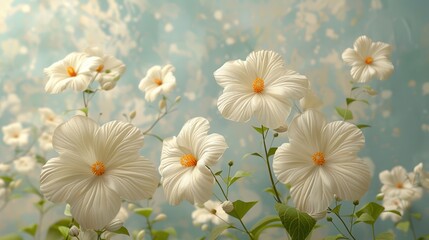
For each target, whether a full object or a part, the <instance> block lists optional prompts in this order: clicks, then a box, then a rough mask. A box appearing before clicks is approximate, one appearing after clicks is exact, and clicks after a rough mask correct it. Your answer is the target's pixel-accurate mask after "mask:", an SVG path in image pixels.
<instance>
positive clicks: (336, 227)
mask: <svg viewBox="0 0 429 240" xmlns="http://www.w3.org/2000/svg"><path fill="white" fill-rule="evenodd" d="M331 223H332V225H334V227H335V229H337V231H338V233H340V234H341V235H343V236H345V234H344V233H343V232H341V230H340V229H339V228H338V226H337V224H335V223H334V222H333V221H331Z"/></svg>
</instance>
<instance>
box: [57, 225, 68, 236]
mask: <svg viewBox="0 0 429 240" xmlns="http://www.w3.org/2000/svg"><path fill="white" fill-rule="evenodd" d="M69 230H70V229H69V228H68V227H64V226H59V227H58V231H60V233H61V235H63V237H64V239H67V236H68V235H69Z"/></svg>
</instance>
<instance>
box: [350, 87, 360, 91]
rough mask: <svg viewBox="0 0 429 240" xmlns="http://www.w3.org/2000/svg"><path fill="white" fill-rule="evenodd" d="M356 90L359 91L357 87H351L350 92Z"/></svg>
mask: <svg viewBox="0 0 429 240" xmlns="http://www.w3.org/2000/svg"><path fill="white" fill-rule="evenodd" d="M356 89H359V87H352V89H351V90H352V91H354V90H356Z"/></svg>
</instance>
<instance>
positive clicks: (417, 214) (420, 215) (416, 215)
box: [399, 212, 422, 220]
mask: <svg viewBox="0 0 429 240" xmlns="http://www.w3.org/2000/svg"><path fill="white" fill-rule="evenodd" d="M399 216H400V215H399ZM411 216H412V217H413V218H415V219H417V220H420V219H422V214H421V213H417V212H416V213H411Z"/></svg>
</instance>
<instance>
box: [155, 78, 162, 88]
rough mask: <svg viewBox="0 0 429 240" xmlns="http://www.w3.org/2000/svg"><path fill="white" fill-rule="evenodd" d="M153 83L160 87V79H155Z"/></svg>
mask: <svg viewBox="0 0 429 240" xmlns="http://www.w3.org/2000/svg"><path fill="white" fill-rule="evenodd" d="M153 81H154V82H155V83H156V84H157V85H158V86H161V85H162V80H161V79H159V78H155V79H154V80H153Z"/></svg>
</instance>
